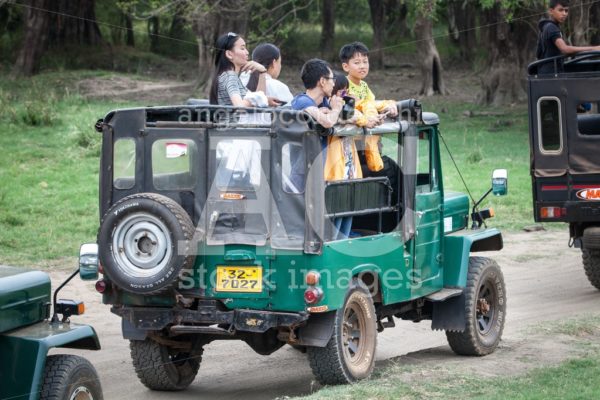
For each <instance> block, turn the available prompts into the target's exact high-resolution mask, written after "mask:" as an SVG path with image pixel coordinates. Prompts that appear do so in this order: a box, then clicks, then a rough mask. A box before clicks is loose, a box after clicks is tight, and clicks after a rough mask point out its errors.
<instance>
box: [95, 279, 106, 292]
mask: <svg viewBox="0 0 600 400" xmlns="http://www.w3.org/2000/svg"><path fill="white" fill-rule="evenodd" d="M96 291H97V292H98V293H104V292H106V281H105V280H104V279H100V280H99V281H97V282H96Z"/></svg>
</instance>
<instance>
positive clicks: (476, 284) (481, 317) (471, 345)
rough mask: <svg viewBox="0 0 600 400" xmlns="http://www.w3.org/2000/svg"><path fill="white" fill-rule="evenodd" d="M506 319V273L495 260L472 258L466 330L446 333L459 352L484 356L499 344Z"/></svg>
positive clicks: (454, 348)
mask: <svg viewBox="0 0 600 400" xmlns="http://www.w3.org/2000/svg"><path fill="white" fill-rule="evenodd" d="M505 319H506V287H505V285H504V276H503V275H502V271H501V270H500V267H498V264H496V262H495V261H494V260H491V259H489V258H485V257H470V258H469V272H468V277H467V287H466V288H465V330H464V331H463V332H446V337H447V339H448V343H449V344H450V347H451V348H452V350H453V351H454V352H455V353H456V354H461V355H468V356H483V355H486V354H490V353H492V352H493V351H494V350H496V347H498V343H500V338H501V337H502V331H503V330H504V320H505Z"/></svg>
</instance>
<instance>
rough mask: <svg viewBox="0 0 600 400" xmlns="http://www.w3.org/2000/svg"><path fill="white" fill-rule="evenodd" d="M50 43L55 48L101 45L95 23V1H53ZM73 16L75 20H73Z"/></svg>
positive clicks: (98, 30)
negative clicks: (53, 12) (73, 45)
mask: <svg viewBox="0 0 600 400" xmlns="http://www.w3.org/2000/svg"><path fill="white" fill-rule="evenodd" d="M51 4H52V5H53V7H52V9H53V10H56V13H55V14H51V17H50V18H51V24H50V43H51V44H52V45H56V46H63V45H66V44H67V45H68V44H76V45H90V46H95V45H98V44H100V43H102V35H101V34H100V29H99V28H98V24H97V23H96V2H95V0H79V1H72V0H53V1H51ZM73 16H75V18H73Z"/></svg>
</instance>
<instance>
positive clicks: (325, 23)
mask: <svg viewBox="0 0 600 400" xmlns="http://www.w3.org/2000/svg"><path fill="white" fill-rule="evenodd" d="M321 5H322V7H321V58H323V59H324V60H330V61H331V60H333V59H335V58H336V57H335V55H334V54H335V52H334V51H333V40H334V38H335V0H322V2H321Z"/></svg>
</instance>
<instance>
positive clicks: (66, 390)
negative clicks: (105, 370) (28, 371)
mask: <svg viewBox="0 0 600 400" xmlns="http://www.w3.org/2000/svg"><path fill="white" fill-rule="evenodd" d="M41 389H42V390H41V391H40V400H102V388H101V386H100V379H99V378H98V374H97V373H96V369H94V367H93V366H92V364H90V362H89V361H88V360H86V359H85V358H83V357H79V356H75V355H69V354H58V355H51V356H48V358H47V359H46V367H45V368H44V377H43V380H42V388H41Z"/></svg>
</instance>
